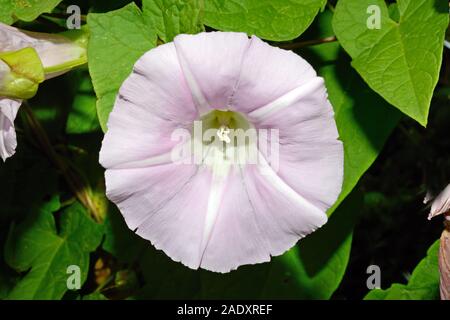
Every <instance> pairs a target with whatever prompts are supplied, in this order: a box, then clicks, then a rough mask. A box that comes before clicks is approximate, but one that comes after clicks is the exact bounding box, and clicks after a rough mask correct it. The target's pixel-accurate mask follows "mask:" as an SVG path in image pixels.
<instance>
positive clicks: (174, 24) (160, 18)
mask: <svg viewBox="0 0 450 320" xmlns="http://www.w3.org/2000/svg"><path fill="white" fill-rule="evenodd" d="M142 5H143V11H144V15H145V16H146V17H147V18H148V19H150V21H151V22H152V24H153V26H154V28H155V29H156V33H157V34H158V37H159V38H160V39H161V40H162V41H163V42H170V41H172V40H173V38H174V37H175V36H176V35H178V34H180V33H190V34H195V33H198V32H201V31H204V27H203V0H144V1H143V2H142Z"/></svg>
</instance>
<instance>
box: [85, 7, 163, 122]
mask: <svg viewBox="0 0 450 320" xmlns="http://www.w3.org/2000/svg"><path fill="white" fill-rule="evenodd" d="M88 25H89V29H90V31H91V39H90V41H89V46H88V61H89V72H90V74H91V77H92V83H93V85H94V89H95V92H96V94H97V98H98V101H97V112H98V117H99V120H100V124H101V126H102V129H103V130H106V122H107V120H108V116H109V113H110V112H111V110H112V108H113V105H114V101H115V99H116V95H117V92H118V90H119V88H120V86H121V85H122V82H123V81H124V80H125V79H126V77H127V76H128V75H129V74H130V72H131V70H132V68H133V65H134V63H135V62H136V60H137V59H138V58H139V57H141V56H142V55H143V54H144V53H145V52H146V51H148V50H150V49H151V48H153V47H155V45H156V33H155V30H154V28H153V27H152V25H151V24H150V22H149V19H146V18H145V17H144V15H143V13H142V11H141V10H140V9H139V8H138V7H137V6H136V5H135V4H134V3H131V4H129V5H127V6H125V7H123V8H122V9H119V10H116V11H111V12H108V13H96V14H89V15H88Z"/></svg>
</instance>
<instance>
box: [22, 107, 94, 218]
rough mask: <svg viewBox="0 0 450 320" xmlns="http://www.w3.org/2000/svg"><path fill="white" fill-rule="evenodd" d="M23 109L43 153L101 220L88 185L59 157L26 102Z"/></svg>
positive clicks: (86, 205)
mask: <svg viewBox="0 0 450 320" xmlns="http://www.w3.org/2000/svg"><path fill="white" fill-rule="evenodd" d="M22 108H23V110H24V111H25V120H26V121H27V123H28V125H29V127H30V129H31V131H32V132H33V134H34V137H35V139H36V141H37V143H38V145H39V146H40V147H41V148H42V150H43V151H44V153H45V155H46V156H47V157H48V158H49V159H50V161H51V162H52V163H53V165H54V166H55V167H56V168H58V170H59V171H61V174H62V175H63V177H64V179H65V181H66V183H67V184H68V186H69V188H70V189H71V191H72V192H73V193H74V195H75V197H76V198H77V199H78V200H79V201H80V202H81V204H82V205H83V206H84V207H85V208H86V209H87V210H88V212H89V214H90V215H91V216H92V218H93V219H94V220H95V221H96V222H101V218H100V214H99V212H98V209H97V207H96V206H95V204H94V201H93V200H92V196H91V190H90V187H89V186H87V185H86V184H85V183H84V182H83V181H82V180H81V179H80V177H79V176H78V175H77V174H75V173H74V171H73V170H72V169H71V168H70V165H69V163H68V161H67V160H66V159H65V158H63V157H61V156H60V155H59V154H58V153H57V152H56V151H55V149H54V148H53V146H52V144H51V143H50V139H49V138H48V135H47V133H46V132H45V130H44V128H43V127H42V125H41V124H40V122H39V120H38V119H37V118H36V116H35V115H34V113H33V111H32V110H31V108H30V106H29V105H28V103H27V102H24V103H23V105H22Z"/></svg>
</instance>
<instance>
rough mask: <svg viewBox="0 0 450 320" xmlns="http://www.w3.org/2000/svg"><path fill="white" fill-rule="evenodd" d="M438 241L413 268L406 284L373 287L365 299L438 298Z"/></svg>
mask: <svg viewBox="0 0 450 320" xmlns="http://www.w3.org/2000/svg"><path fill="white" fill-rule="evenodd" d="M439 243H440V241H439V240H437V241H436V242H435V243H434V244H433V245H432V246H431V247H430V248H429V249H428V251H427V256H426V257H425V258H424V259H422V261H420V263H419V264H418V265H417V267H416V268H415V269H414V271H413V273H412V275H411V278H410V279H409V281H408V284H406V285H404V284H398V283H395V284H393V285H392V286H391V287H390V288H388V289H386V290H381V289H374V290H372V291H370V292H369V293H368V294H367V295H366V297H365V298H364V299H366V300H435V299H439Z"/></svg>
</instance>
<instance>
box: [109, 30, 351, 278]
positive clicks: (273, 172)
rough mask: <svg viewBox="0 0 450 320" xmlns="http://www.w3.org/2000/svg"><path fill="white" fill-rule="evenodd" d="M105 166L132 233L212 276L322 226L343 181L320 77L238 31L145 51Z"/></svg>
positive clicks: (125, 88) (126, 91)
mask: <svg viewBox="0 0 450 320" xmlns="http://www.w3.org/2000/svg"><path fill="white" fill-rule="evenodd" d="M180 132H184V133H189V134H190V135H191V137H190V138H189V139H185V138H180V137H181V136H183V135H180V134H179V133H180ZM242 136H244V139H240V138H242ZM239 140H240V141H241V143H239ZM269 146H270V148H269ZM174 150H175V152H174ZM180 150H181V152H179V151H180ZM186 150H187V151H193V152H183V151H186ZM199 150H200V151H199ZM174 154H176V155H178V156H177V157H175V158H176V159H174ZM236 155H237V156H236ZM175 160H176V161H175ZM100 162H101V164H102V165H103V166H104V167H105V168H106V173H105V178H106V189H107V196H108V197H109V199H110V200H111V201H113V202H114V203H115V204H116V205H117V206H118V207H119V209H120V211H121V213H122V215H123V216H124V219H125V221H126V223H127V225H128V227H129V228H130V229H131V230H134V231H135V232H136V233H137V234H138V235H139V236H141V237H143V238H145V239H147V240H150V241H151V242H152V244H153V245H154V246H155V247H156V248H157V249H161V250H163V251H164V252H165V253H166V254H167V255H168V256H170V257H171V258H172V259H173V260H175V261H180V262H182V263H183V264H184V265H186V266H188V267H190V268H193V269H197V268H199V267H200V268H204V269H207V270H211V271H216V272H228V271H230V270H233V269H236V268H237V267H239V266H241V265H245V264H255V263H260V262H265V261H269V260H270V258H271V256H276V255H280V254H282V253H284V252H285V251H286V250H288V249H289V248H291V247H292V246H294V245H295V244H296V242H297V241H298V240H299V239H300V238H303V237H304V236H306V235H308V234H309V233H311V232H313V231H314V230H316V229H317V228H319V227H320V226H322V225H323V224H324V223H326V221H327V215H326V213H325V212H326V210H327V209H328V208H329V207H330V206H331V205H332V204H333V203H334V202H335V200H336V198H337V196H338V195H339V193H340V190H341V185H342V177H343V147H342V142H341V141H339V140H338V132H337V128H336V123H335V120H334V113H333V109H332V107H331V105H330V103H329V101H328V99H327V94H326V89H325V86H324V81H323V79H322V78H320V77H318V76H317V74H316V72H315V71H314V70H313V68H312V67H311V66H310V65H309V64H308V63H307V62H306V61H305V60H303V59H302V58H301V57H299V56H298V55H296V54H294V53H292V52H290V51H286V50H282V49H279V48H274V47H271V46H270V45H268V44H266V43H265V42H263V41H261V40H260V39H258V38H257V37H252V38H251V39H249V38H248V37H247V35H245V34H242V33H232V32H211V33H200V34H197V35H179V36H177V37H176V38H175V40H174V42H173V43H167V44H164V45H161V46H159V47H157V48H155V49H152V50H150V51H149V52H147V53H146V54H144V55H143V56H142V57H141V58H140V59H139V60H138V61H137V62H136V64H135V66H134V69H133V72H132V73H131V75H130V76H129V77H128V78H127V79H126V80H125V82H124V83H123V85H122V87H121V88H120V91H119V94H118V96H117V99H116V102H115V105H114V108H113V110H112V112H111V114H110V117H109V120H108V131H107V132H106V134H105V138H104V140H103V145H102V149H101V152H100Z"/></svg>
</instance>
